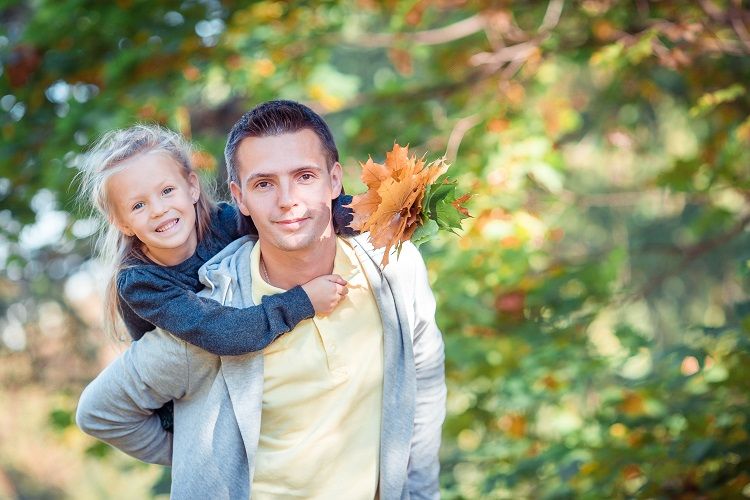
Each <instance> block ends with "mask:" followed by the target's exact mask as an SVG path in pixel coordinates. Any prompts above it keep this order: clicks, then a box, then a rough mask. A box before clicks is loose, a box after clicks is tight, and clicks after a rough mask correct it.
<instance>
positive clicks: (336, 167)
mask: <svg viewBox="0 0 750 500" xmlns="http://www.w3.org/2000/svg"><path fill="white" fill-rule="evenodd" d="M328 174H329V175H330V176H331V199H332V200H333V199H336V198H338V197H339V195H340V194H341V186H342V184H341V182H342V180H341V178H342V177H343V175H344V170H343V169H342V168H341V163H339V162H336V163H334V164H333V167H331V171H330V172H328Z"/></svg>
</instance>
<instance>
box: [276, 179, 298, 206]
mask: <svg viewBox="0 0 750 500" xmlns="http://www.w3.org/2000/svg"><path fill="white" fill-rule="evenodd" d="M294 200H295V194H294V186H293V185H290V184H289V183H286V182H282V183H280V184H279V190H278V204H279V206H280V207H281V208H289V207H292V206H294V204H295V201H294Z"/></svg>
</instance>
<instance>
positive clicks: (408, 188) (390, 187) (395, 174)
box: [349, 144, 448, 266]
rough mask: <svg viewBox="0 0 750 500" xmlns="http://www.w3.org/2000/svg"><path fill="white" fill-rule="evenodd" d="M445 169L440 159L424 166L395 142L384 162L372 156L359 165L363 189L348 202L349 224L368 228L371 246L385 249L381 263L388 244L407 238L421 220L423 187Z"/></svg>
mask: <svg viewBox="0 0 750 500" xmlns="http://www.w3.org/2000/svg"><path fill="white" fill-rule="evenodd" d="M447 168H448V166H447V164H446V163H445V161H444V160H442V159H441V160H437V161H434V162H432V163H430V164H429V165H427V166H426V167H425V165H424V161H423V160H422V159H421V158H417V157H416V156H411V157H410V156H409V146H406V147H403V146H400V145H398V144H394V145H393V150H392V151H390V152H389V153H386V155H385V163H384V164H380V163H375V162H374V161H372V158H370V159H369V160H368V161H367V163H365V164H362V175H361V178H362V182H364V183H365V185H366V186H367V191H366V192H365V193H364V194H359V195H356V196H354V197H353V199H352V202H351V204H349V206H350V207H351V208H352V210H353V211H354V219H353V220H352V222H351V223H350V224H349V226H350V227H352V228H353V229H355V230H357V231H362V232H365V231H369V232H370V242H371V243H372V244H373V246H374V247H376V248H381V247H382V248H385V252H384V254H383V261H382V263H381V264H382V265H383V266H385V265H387V264H388V254H389V253H390V249H391V247H393V246H394V245H395V246H397V247H399V246H400V245H401V244H402V243H404V242H405V241H408V240H409V238H411V236H412V234H414V231H415V230H416V229H417V227H418V226H419V224H420V223H421V222H422V201H423V200H424V195H425V189H426V188H427V186H428V185H429V184H431V183H433V182H434V181H435V180H436V179H437V178H438V177H440V175H442V174H443V173H444V172H445V171H446V170H447Z"/></svg>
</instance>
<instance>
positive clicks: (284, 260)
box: [259, 234, 336, 290]
mask: <svg viewBox="0 0 750 500" xmlns="http://www.w3.org/2000/svg"><path fill="white" fill-rule="evenodd" d="M259 243H260V253H261V262H260V266H261V274H263V275H264V278H265V279H266V281H269V284H271V285H273V286H275V287H278V288H282V289H284V290H288V289H290V288H293V287H295V286H296V285H302V284H304V283H307V282H308V281H310V280H311V279H313V278H317V277H318V276H323V275H325V274H331V273H332V272H333V262H334V260H335V258H336V235H335V234H332V235H331V237H330V238H325V239H323V240H321V241H320V242H319V244H318V245H316V246H315V247H314V248H309V249H304V250H297V251H283V250H279V249H277V248H265V247H264V245H263V242H262V241H260V242H259Z"/></svg>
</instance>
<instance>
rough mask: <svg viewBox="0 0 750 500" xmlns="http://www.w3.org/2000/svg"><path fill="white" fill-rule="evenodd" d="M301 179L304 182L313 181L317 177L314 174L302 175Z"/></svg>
mask: <svg viewBox="0 0 750 500" xmlns="http://www.w3.org/2000/svg"><path fill="white" fill-rule="evenodd" d="M299 178H300V179H302V180H303V181H311V180H313V179H314V178H315V176H314V175H313V174H302V175H300V176H299Z"/></svg>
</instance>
